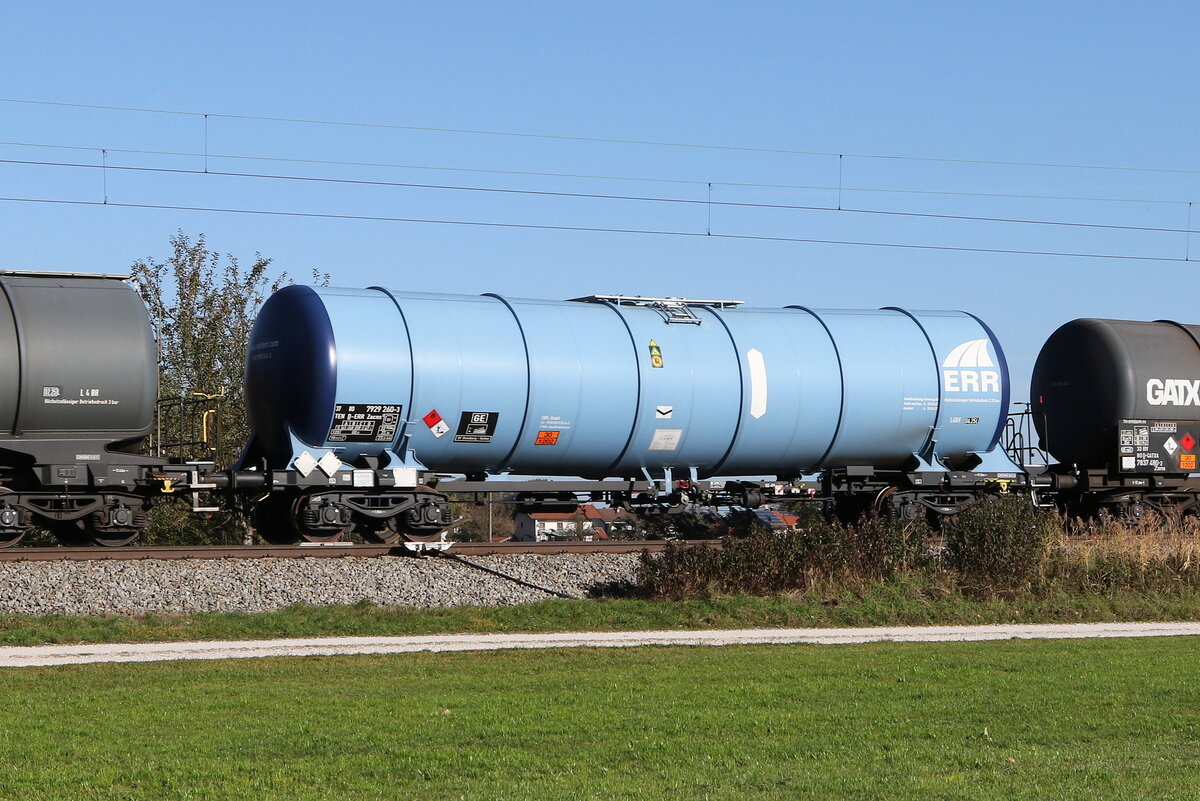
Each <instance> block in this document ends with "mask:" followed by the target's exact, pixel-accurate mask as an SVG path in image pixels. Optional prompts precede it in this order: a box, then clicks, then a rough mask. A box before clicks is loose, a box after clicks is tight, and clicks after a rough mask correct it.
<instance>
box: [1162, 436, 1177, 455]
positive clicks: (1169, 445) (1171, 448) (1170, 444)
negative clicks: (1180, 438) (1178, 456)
mask: <svg viewBox="0 0 1200 801" xmlns="http://www.w3.org/2000/svg"><path fill="white" fill-rule="evenodd" d="M1163 448H1164V449H1166V451H1167V453H1169V454H1171V455H1172V456H1174V455H1175V451H1177V450H1179V443H1178V442H1176V441H1175V438H1174V437H1167V441H1166V442H1164V443H1163Z"/></svg>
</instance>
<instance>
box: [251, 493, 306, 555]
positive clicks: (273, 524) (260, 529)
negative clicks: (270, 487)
mask: <svg viewBox="0 0 1200 801" xmlns="http://www.w3.org/2000/svg"><path fill="white" fill-rule="evenodd" d="M295 506H296V504H295V501H293V500H292V499H291V498H288V497H286V496H284V495H269V496H267V497H266V498H263V499H262V500H261V501H259V502H258V503H257V504H255V506H254V513H253V515H251V518H250V523H251V525H253V526H254V532H255V533H256V534H258V536H260V537H262V539H263V541H264V542H266V543H268V544H269V545H295V544H296V543H298V542H300V540H301V539H303V536H302V535H301V534H300V531H299V530H298V529H297V528H296V524H295V519H296V518H295V513H294V510H295Z"/></svg>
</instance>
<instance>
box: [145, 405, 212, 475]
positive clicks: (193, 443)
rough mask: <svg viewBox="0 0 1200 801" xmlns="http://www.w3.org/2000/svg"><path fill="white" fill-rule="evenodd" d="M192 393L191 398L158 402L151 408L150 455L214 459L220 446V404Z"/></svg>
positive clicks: (203, 459)
mask: <svg viewBox="0 0 1200 801" xmlns="http://www.w3.org/2000/svg"><path fill="white" fill-rule="evenodd" d="M224 397H225V393H223V392H222V393H218V394H214V395H208V394H204V393H202V392H193V393H192V395H191V397H185V396H183V395H174V396H171V397H167V398H159V399H158V402H157V403H156V404H155V406H154V433H153V435H152V436H151V441H150V452H151V453H153V454H154V455H155V456H158V457H161V458H177V459H199V460H202V461H210V460H212V459H213V458H214V457H216V455H217V453H218V452H219V449H220V444H221V415H220V409H221V400H222V399H223V398H224Z"/></svg>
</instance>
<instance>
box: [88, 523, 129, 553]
mask: <svg viewBox="0 0 1200 801" xmlns="http://www.w3.org/2000/svg"><path fill="white" fill-rule="evenodd" d="M88 530H89V531H91V537H90V538H89V539H90V542H91V543H92V545H102V546H104V547H105V548H119V547H121V546H122V545H128V544H129V543H131V542H133V541H134V540H136V539H137V536H138V534H140V533H141V532H140V531H121V530H116V531H112V530H102V529H93V528H91V527H89V528H88Z"/></svg>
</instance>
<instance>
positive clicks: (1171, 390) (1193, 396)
mask: <svg viewBox="0 0 1200 801" xmlns="http://www.w3.org/2000/svg"><path fill="white" fill-rule="evenodd" d="M1146 403H1149V404H1150V405H1151V406H1200V380H1198V381H1189V380H1188V379H1186V378H1151V379H1150V380H1149V381H1147V382H1146Z"/></svg>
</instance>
